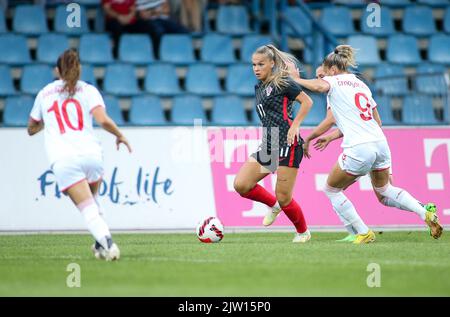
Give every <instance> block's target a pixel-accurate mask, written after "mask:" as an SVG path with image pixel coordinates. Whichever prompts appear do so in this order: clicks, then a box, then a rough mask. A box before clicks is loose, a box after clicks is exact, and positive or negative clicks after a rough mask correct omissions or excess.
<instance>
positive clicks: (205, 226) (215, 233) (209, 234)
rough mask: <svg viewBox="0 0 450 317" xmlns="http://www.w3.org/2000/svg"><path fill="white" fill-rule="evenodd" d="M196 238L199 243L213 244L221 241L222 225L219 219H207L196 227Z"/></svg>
mask: <svg viewBox="0 0 450 317" xmlns="http://www.w3.org/2000/svg"><path fill="white" fill-rule="evenodd" d="M197 237H198V239H199V240H200V241H201V242H204V243H214V242H220V241H221V240H222V239H223V225H222V223H221V222H220V220H219V218H216V217H209V218H206V219H205V220H203V221H200V222H199V224H198V225H197Z"/></svg>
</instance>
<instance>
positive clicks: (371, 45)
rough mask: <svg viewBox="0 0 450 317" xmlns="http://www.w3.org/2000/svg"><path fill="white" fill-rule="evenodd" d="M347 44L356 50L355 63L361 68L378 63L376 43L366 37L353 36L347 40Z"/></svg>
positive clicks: (374, 40)
mask: <svg viewBox="0 0 450 317" xmlns="http://www.w3.org/2000/svg"><path fill="white" fill-rule="evenodd" d="M348 44H349V45H351V46H352V47H354V48H356V49H358V51H357V53H356V61H357V62H358V64H360V65H362V66H373V65H377V64H379V63H380V54H379V52H378V45H377V41H376V39H375V38H374V37H372V36H368V35H353V36H350V37H349V38H348Z"/></svg>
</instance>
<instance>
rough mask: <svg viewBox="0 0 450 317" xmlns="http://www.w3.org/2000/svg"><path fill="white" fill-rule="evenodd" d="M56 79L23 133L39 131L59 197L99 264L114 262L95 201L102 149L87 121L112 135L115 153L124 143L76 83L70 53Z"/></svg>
mask: <svg viewBox="0 0 450 317" xmlns="http://www.w3.org/2000/svg"><path fill="white" fill-rule="evenodd" d="M56 71H57V73H58V77H59V78H60V79H59V80H56V81H54V82H52V83H50V84H48V85H47V86H45V87H44V88H43V89H42V90H41V91H40V92H39V93H38V95H37V96H36V99H35V102H34V106H33V109H32V110H31V114H30V120H29V123H28V134H29V135H34V134H36V133H38V132H39V131H41V130H42V129H44V132H45V146H46V150H47V156H48V158H49V160H50V166H51V169H52V171H53V173H54V174H55V177H56V182H57V184H58V186H59V188H61V189H62V190H61V191H62V192H63V193H65V194H67V195H69V197H70V199H71V200H72V202H73V203H74V204H75V205H76V206H77V208H78V209H79V210H80V212H81V214H82V215H83V217H84V219H85V221H86V225H87V227H88V229H89V231H90V232H91V234H92V235H93V236H94V238H95V241H96V243H95V244H94V245H93V247H92V251H93V252H94V255H95V257H96V258H98V259H105V260H107V261H110V260H117V259H119V257H120V251H119V248H118V247H117V245H116V244H115V243H114V242H113V240H112V238H111V233H110V231H109V228H108V225H107V224H106V223H105V221H104V220H103V219H102V217H101V215H100V213H99V206H98V204H97V202H96V200H95V195H96V194H97V191H98V188H99V186H100V182H101V178H102V175H103V166H102V165H103V163H102V161H103V160H102V149H101V146H100V143H99V141H98V140H97V138H96V137H95V135H94V131H93V128H92V116H93V117H94V118H95V120H96V121H97V122H98V124H99V125H100V126H101V127H102V128H103V129H105V130H106V131H108V132H110V133H112V134H114V135H115V136H116V144H117V149H119V144H120V143H123V144H125V145H126V146H127V148H128V150H129V151H130V152H131V147H130V145H129V143H128V141H127V139H126V138H125V137H124V136H123V134H122V133H121V132H120V131H119V129H118V128H117V125H116V124H115V123H114V121H113V120H112V119H111V118H110V117H109V116H108V115H107V114H106V111H105V103H104V101H103V98H102V96H101V95H100V93H99V92H98V90H97V89H96V88H95V87H94V86H91V85H89V84H87V83H85V82H83V81H80V80H79V78H80V72H81V66H80V60H79V57H78V53H77V52H76V51H75V50H66V51H65V52H64V53H63V54H61V56H60V57H59V58H58V61H57V68H56Z"/></svg>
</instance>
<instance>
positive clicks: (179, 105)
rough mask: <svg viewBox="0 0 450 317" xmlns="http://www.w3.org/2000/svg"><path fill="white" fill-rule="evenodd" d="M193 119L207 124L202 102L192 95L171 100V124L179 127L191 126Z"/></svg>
mask: <svg viewBox="0 0 450 317" xmlns="http://www.w3.org/2000/svg"><path fill="white" fill-rule="evenodd" d="M195 119H200V120H202V124H205V123H207V119H206V115H205V111H204V109H203V105H202V100H201V98H200V97H198V96H194V95H180V96H177V97H175V98H174V99H173V105H172V123H174V124H181V125H193V124H194V120H195Z"/></svg>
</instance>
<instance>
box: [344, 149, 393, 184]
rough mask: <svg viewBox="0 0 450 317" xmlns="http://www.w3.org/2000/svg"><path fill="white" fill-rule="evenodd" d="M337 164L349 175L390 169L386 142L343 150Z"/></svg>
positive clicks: (389, 155)
mask: <svg viewBox="0 0 450 317" xmlns="http://www.w3.org/2000/svg"><path fill="white" fill-rule="evenodd" d="M338 162H339V166H340V167H341V169H342V170H343V171H345V172H346V173H348V174H350V175H354V176H361V175H366V174H367V173H369V172H371V171H381V170H385V169H390V168H391V150H390V149H389V145H388V143H387V142H386V141H379V142H370V143H363V144H358V145H355V146H352V147H348V148H345V149H344V152H343V153H341V155H340V156H339V160H338Z"/></svg>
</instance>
